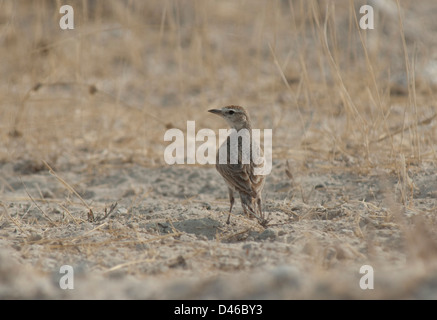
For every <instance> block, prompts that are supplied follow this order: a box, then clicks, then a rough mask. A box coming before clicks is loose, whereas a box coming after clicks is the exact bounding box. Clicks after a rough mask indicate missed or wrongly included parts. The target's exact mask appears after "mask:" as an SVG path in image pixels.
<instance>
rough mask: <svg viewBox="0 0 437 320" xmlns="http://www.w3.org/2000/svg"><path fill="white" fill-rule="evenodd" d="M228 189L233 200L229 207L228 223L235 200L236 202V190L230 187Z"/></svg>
mask: <svg viewBox="0 0 437 320" xmlns="http://www.w3.org/2000/svg"><path fill="white" fill-rule="evenodd" d="M228 190H229V201H230V202H231V207H230V208H229V215H228V220H226V224H229V223H230V219H231V212H232V207H233V206H234V202H235V198H234V192H233V191H232V189H231V188H228Z"/></svg>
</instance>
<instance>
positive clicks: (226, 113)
mask: <svg viewBox="0 0 437 320" xmlns="http://www.w3.org/2000/svg"><path fill="white" fill-rule="evenodd" d="M208 112H211V113H213V114H216V115H218V116H220V117H222V118H223V119H225V120H226V122H227V123H228V124H229V126H230V127H231V128H234V129H236V130H237V131H238V130H240V129H243V128H246V129H250V120H249V115H248V114H247V112H246V110H245V109H244V108H243V107H240V106H227V107H223V108H221V109H211V110H208Z"/></svg>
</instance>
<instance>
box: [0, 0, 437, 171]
mask: <svg viewBox="0 0 437 320" xmlns="http://www.w3.org/2000/svg"><path fill="white" fill-rule="evenodd" d="M63 4H65V3H64V2H63V1H49V0H36V1H1V2H0V43H1V47H0V52H1V53H0V55H1V57H2V63H1V65H0V74H1V79H2V80H1V82H0V138H1V144H0V161H3V162H5V161H14V160H17V159H23V158H25V159H28V160H29V161H34V164H33V165H34V166H35V169H37V168H38V166H40V165H41V163H40V160H41V159H45V160H48V161H51V163H52V164H54V165H62V164H65V165H68V163H71V162H75V161H78V162H80V161H85V162H87V163H88V164H92V163H93V161H96V162H98V163H101V162H102V161H103V162H107V161H118V162H119V161H122V162H125V161H126V162H132V161H135V162H137V163H140V164H143V165H155V164H162V163H163V150H164V148H165V143H164V141H163V135H164V132H165V130H166V129H168V128H173V127H175V128H180V129H182V130H185V128H186V121H187V120H195V121H196V126H197V129H200V128H203V127H208V128H213V129H217V128H219V127H223V126H224V123H222V122H220V120H219V119H216V118H214V117H212V116H211V115H210V114H208V113H207V112H206V111H207V110H208V109H209V108H211V107H220V106H224V105H229V104H238V105H243V106H246V107H247V108H248V109H249V112H250V114H251V115H252V118H253V121H254V122H255V124H256V127H259V128H271V129H273V146H274V155H273V158H274V159H285V158H287V159H289V158H292V159H294V160H295V161H297V162H301V163H304V162H305V161H311V160H312V159H314V158H319V159H324V160H332V159H336V158H338V157H340V158H339V159H340V160H344V159H345V158H347V159H348V160H350V161H349V164H350V165H353V166H357V167H359V168H363V167H368V166H370V167H373V166H382V167H389V166H391V165H392V164H393V161H394V160H395V158H396V156H397V155H398V154H403V155H404V156H405V158H406V161H407V163H415V164H418V163H421V162H423V161H426V162H429V161H435V160H436V150H435V145H436V144H435V142H436V141H435V140H436V137H437V132H436V124H435V121H432V120H433V119H434V118H433V116H434V115H435V113H436V109H435V93H434V92H435V88H436V82H437V80H436V79H437V78H436V74H437V53H436V46H437V39H436V37H435V34H436V32H437V22H436V20H435V16H436V15H437V3H436V2H435V1H432V0H423V1H408V0H404V1H400V2H398V1H395V0H381V1H346V0H344V1H328V0H326V1H323V0H320V1H315V0H314V1H302V0H290V1H285V0H282V1H279V0H278V1H263V0H255V1H230V0H229V1H227V0H224V1H212V0H211V1H209V0H208V1H200V0H199V1H189V0H183V1H171V0H166V1H153V0H150V1H103V0H100V1H99V0H82V1H80V0H73V1H69V2H68V4H69V5H71V6H72V7H73V9H74V30H62V29H61V28H60V27H59V21H60V19H61V17H62V16H63V14H61V13H59V9H60V7H61V6H62V5H63ZM364 4H369V5H371V6H372V7H373V9H374V29H373V30H370V29H368V30H362V29H360V28H359V21H360V19H361V17H362V16H363V14H361V13H360V11H359V10H360V7H361V6H362V5H364ZM111 159H112V160H111Z"/></svg>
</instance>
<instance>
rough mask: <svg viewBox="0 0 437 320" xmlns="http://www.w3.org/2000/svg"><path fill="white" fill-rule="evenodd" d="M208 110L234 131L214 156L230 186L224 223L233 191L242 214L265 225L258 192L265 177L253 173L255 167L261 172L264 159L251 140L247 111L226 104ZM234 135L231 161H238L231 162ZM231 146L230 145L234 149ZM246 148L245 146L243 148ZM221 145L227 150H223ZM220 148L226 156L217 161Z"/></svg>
mask: <svg viewBox="0 0 437 320" xmlns="http://www.w3.org/2000/svg"><path fill="white" fill-rule="evenodd" d="M208 112H211V113H213V114H216V115H219V116H221V117H222V118H223V119H225V120H226V122H227V123H228V124H229V126H230V127H231V128H232V129H235V130H236V131H234V132H232V133H231V134H230V135H229V136H228V137H227V139H226V141H225V142H224V143H223V144H222V145H221V146H220V149H219V151H218V152H217V157H216V169H217V171H218V172H219V173H220V174H221V175H222V176H223V178H224V179H225V182H226V184H227V185H228V189H229V200H230V203H231V207H230V209H229V215H228V219H227V221H226V223H227V224H229V221H230V217H231V212H232V207H233V205H234V201H235V199H234V192H238V193H239V194H240V199H241V205H242V207H243V211H244V213H245V214H246V215H247V216H250V215H253V216H254V217H255V218H257V220H258V222H259V223H260V224H261V225H262V226H265V225H266V224H267V222H268V221H267V220H266V219H265V218H264V215H263V213H262V208H261V205H262V199H261V192H262V190H263V188H264V182H265V177H266V176H265V175H256V174H255V172H254V171H256V169H258V170H260V171H261V168H263V166H264V161H265V160H264V156H263V152H262V150H261V148H260V147H259V146H258V145H257V143H256V142H255V141H253V139H252V125H251V122H250V119H249V115H248V113H247V111H246V110H245V109H244V108H243V107H240V106H227V107H224V108H222V109H211V110H208ZM242 129H247V130H242ZM233 134H234V135H236V138H235V137H234V139H238V159H235V158H234V160H237V161H233V158H232V153H233V150H234V152H235V147H236V146H237V143H235V145H233V144H232V143H231V139H232V135H233ZM238 135H240V136H238ZM245 138H246V140H245ZM244 141H245V144H247V145H246V146H243V142H244ZM231 147H233V150H232V149H231ZM245 147H247V148H246V149H245ZM224 148H225V149H226V151H225V150H223V149H224ZM223 151H225V152H226V159H223V160H224V161H223V160H222V161H220V156H219V155H220V153H221V152H223ZM245 151H246V152H245ZM247 151H249V153H247ZM235 155H236V153H235ZM248 158H249V159H248ZM220 162H222V163H220Z"/></svg>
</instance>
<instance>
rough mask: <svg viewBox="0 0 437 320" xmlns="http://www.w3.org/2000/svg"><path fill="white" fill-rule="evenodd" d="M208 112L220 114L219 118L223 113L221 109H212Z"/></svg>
mask: <svg viewBox="0 0 437 320" xmlns="http://www.w3.org/2000/svg"><path fill="white" fill-rule="evenodd" d="M208 112H211V113H214V114H218V115H219V116H220V115H222V111H221V110H220V109H210V110H208Z"/></svg>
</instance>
